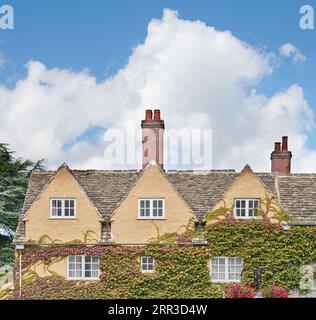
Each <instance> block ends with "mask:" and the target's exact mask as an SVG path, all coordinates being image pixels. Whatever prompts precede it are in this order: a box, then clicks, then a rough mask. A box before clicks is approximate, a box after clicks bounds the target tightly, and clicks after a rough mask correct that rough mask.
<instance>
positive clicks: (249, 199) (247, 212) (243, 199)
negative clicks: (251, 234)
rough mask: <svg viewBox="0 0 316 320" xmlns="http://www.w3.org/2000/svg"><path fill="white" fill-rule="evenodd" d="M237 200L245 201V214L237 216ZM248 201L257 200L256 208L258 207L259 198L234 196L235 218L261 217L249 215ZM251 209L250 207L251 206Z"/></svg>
mask: <svg viewBox="0 0 316 320" xmlns="http://www.w3.org/2000/svg"><path fill="white" fill-rule="evenodd" d="M237 201H246V206H245V211H246V212H245V214H246V215H245V216H244V217H243V216H237V207H236V202H237ZM249 201H258V210H259V209H260V199H259V198H235V199H234V218H235V219H246V220H247V219H261V218H262V217H261V216H249ZM251 209H252V208H251Z"/></svg>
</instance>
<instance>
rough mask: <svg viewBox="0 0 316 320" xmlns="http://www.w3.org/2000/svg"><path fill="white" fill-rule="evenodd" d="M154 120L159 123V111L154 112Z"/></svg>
mask: <svg viewBox="0 0 316 320" xmlns="http://www.w3.org/2000/svg"><path fill="white" fill-rule="evenodd" d="M154 120H155V121H160V110H159V109H155V110H154Z"/></svg>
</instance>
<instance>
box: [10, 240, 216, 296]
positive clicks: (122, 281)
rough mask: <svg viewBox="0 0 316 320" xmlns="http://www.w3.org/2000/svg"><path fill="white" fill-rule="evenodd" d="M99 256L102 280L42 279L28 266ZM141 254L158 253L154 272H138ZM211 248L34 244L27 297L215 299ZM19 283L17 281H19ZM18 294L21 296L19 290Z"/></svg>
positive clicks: (28, 256) (27, 262) (27, 260)
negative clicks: (210, 273)
mask: <svg viewBox="0 0 316 320" xmlns="http://www.w3.org/2000/svg"><path fill="white" fill-rule="evenodd" d="M77 254H78V255H79V254H85V255H96V256H99V258H100V271H101V276H100V281H67V280H66V279H64V278H63V277H61V276H59V275H57V274H54V273H53V272H52V274H51V275H50V276H48V277H45V278H41V277H39V276H38V275H36V274H35V273H34V272H32V271H31V268H30V266H32V265H34V264H36V263H37V262H38V261H43V262H44V263H45V264H46V265H47V266H48V268H49V265H50V264H52V263H54V262H55V261H58V259H60V257H66V256H67V255H77ZM140 256H153V257H154V258H155V272H154V273H146V274H144V273H142V272H141V271H140ZM207 259H208V249H207V247H203V246H194V247H192V246H186V245H182V246H157V245H153V246H146V247H144V246H143V247H126V246H125V247H122V246H91V247H82V246H68V247H61V246H59V247H41V248H38V247H37V248H35V247H34V248H30V247H28V249H27V250H26V251H25V253H24V257H23V270H24V271H23V273H24V276H23V298H24V299H71V298H73V299H76V298H77V299H78V298H86V299H114V298H209V297H213V298H217V297H221V291H220V288H219V286H211V284H210V281H209V279H210V277H209V269H208V268H207V263H206V261H207ZM16 285H17V287H18V283H17V284H16ZM15 296H16V297H17V296H18V292H16V294H15Z"/></svg>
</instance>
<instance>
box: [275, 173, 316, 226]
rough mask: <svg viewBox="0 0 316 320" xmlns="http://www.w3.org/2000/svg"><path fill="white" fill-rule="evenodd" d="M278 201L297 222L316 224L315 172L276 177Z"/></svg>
mask: <svg viewBox="0 0 316 320" xmlns="http://www.w3.org/2000/svg"><path fill="white" fill-rule="evenodd" d="M276 184H277V186H278V190H279V197H280V199H279V201H280V203H281V205H282V206H283V208H284V209H285V210H286V211H287V212H289V213H290V214H291V215H292V216H293V217H294V218H295V221H296V223H297V224H316V174H292V175H290V176H280V177H277V178H276Z"/></svg>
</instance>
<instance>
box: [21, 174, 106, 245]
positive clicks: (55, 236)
mask: <svg viewBox="0 0 316 320" xmlns="http://www.w3.org/2000/svg"><path fill="white" fill-rule="evenodd" d="M67 197H69V198H75V199H76V203H77V212H76V218H72V219H60V218H59V219H58V218H50V199H51V198H67ZM24 220H25V221H26V239H27V240H33V241H38V240H39V239H40V238H41V237H42V236H43V235H48V236H49V237H50V238H51V239H52V240H60V241H62V242H69V241H73V240H80V241H84V233H86V232H87V231H89V230H91V231H93V232H94V233H95V234H92V233H91V232H89V238H90V240H89V241H87V242H96V240H97V241H99V240H100V234H101V223H100V221H101V217H100V215H99V214H98V212H97V211H96V209H95V208H94V206H93V204H92V203H91V201H90V200H89V199H88V197H87V196H86V194H85V192H84V191H83V190H82V188H81V187H80V185H79V184H78V182H77V180H76V179H75V178H74V177H73V176H72V174H71V173H70V172H69V171H68V169H66V168H61V169H60V171H58V172H57V174H56V176H55V177H54V178H53V180H52V181H51V182H50V183H49V184H48V185H47V187H46V188H45V189H44V190H43V192H42V194H41V195H40V197H39V198H38V199H37V201H35V203H34V204H33V206H32V207H31V208H30V210H29V212H28V214H27V215H26V217H25V219H24ZM93 238H95V240H93ZM44 242H50V241H48V239H45V241H44Z"/></svg>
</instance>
